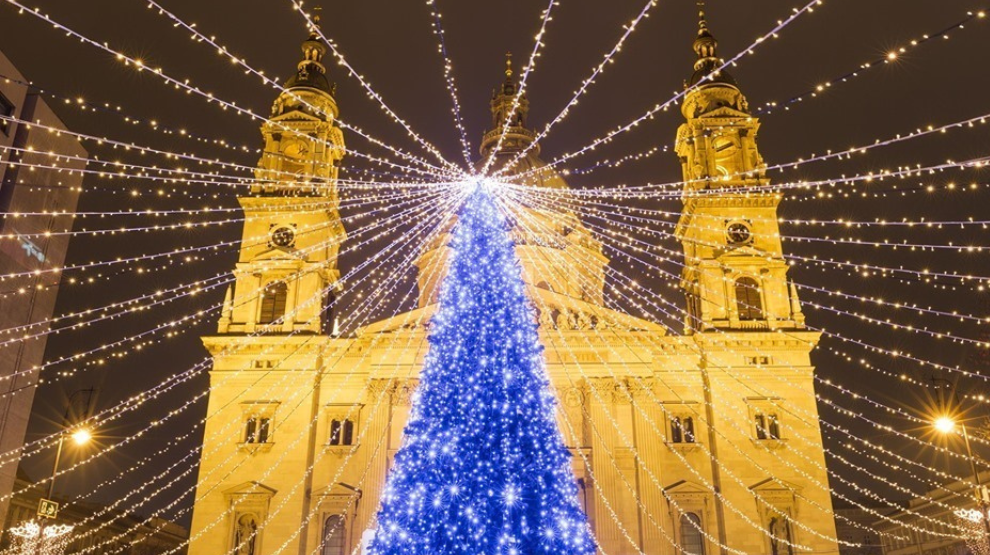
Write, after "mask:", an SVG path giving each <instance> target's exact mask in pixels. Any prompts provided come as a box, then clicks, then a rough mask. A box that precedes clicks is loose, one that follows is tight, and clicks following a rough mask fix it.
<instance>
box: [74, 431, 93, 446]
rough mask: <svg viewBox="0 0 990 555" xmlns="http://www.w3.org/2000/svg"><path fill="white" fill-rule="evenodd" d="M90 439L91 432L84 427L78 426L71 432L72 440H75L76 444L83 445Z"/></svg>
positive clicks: (91, 437) (91, 436)
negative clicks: (78, 427)
mask: <svg viewBox="0 0 990 555" xmlns="http://www.w3.org/2000/svg"><path fill="white" fill-rule="evenodd" d="M91 439H93V434H92V433H91V432H90V431H89V430H87V429H86V428H80V429H78V430H76V431H74V432H72V441H74V442H76V445H85V444H87V443H89V440H91Z"/></svg>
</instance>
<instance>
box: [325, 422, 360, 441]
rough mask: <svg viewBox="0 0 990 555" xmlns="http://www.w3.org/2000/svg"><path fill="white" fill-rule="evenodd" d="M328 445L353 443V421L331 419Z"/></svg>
mask: <svg viewBox="0 0 990 555" xmlns="http://www.w3.org/2000/svg"><path fill="white" fill-rule="evenodd" d="M329 443H330V445H353V444H354V422H353V421H351V420H338V419H336V418H335V419H333V420H331V421H330V442H329Z"/></svg>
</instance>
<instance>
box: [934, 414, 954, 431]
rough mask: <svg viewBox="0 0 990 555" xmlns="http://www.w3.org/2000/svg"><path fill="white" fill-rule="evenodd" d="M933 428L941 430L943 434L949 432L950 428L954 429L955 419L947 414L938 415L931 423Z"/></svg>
mask: <svg viewBox="0 0 990 555" xmlns="http://www.w3.org/2000/svg"><path fill="white" fill-rule="evenodd" d="M932 424H933V425H934V426H935V429H936V430H938V431H940V432H942V433H943V434H948V433H951V432H952V430H955V429H956V421H955V420H953V419H952V418H951V417H949V416H939V417H938V418H936V419H935V422H933V423H932Z"/></svg>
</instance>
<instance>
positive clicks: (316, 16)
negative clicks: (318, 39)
mask: <svg viewBox="0 0 990 555" xmlns="http://www.w3.org/2000/svg"><path fill="white" fill-rule="evenodd" d="M322 14H323V6H316V7H314V8H313V16H312V17H311V18H310V21H312V23H311V24H310V29H309V30H310V32H311V33H312V34H313V35H317V34H319V31H320V30H322V27H320V19H321V15H322Z"/></svg>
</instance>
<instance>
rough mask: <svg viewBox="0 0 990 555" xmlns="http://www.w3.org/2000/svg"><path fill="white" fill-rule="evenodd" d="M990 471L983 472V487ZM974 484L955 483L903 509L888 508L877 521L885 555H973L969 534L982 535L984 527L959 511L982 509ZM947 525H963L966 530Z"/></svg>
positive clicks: (981, 476) (908, 503)
mask: <svg viewBox="0 0 990 555" xmlns="http://www.w3.org/2000/svg"><path fill="white" fill-rule="evenodd" d="M987 480H990V472H987V471H982V472H980V481H981V483H983V484H986V483H987ZM975 493H976V492H975V491H974V486H973V483H972V482H971V481H965V482H952V483H949V484H946V485H944V486H943V487H941V488H936V489H932V490H930V491H928V492H927V494H926V495H925V496H924V497H917V498H915V499H912V500H910V501H908V502H907V504H906V506H905V507H904V508H903V509H900V510H894V511H890V510H889V509H888V511H887V514H886V518H884V519H882V520H877V519H874V522H873V526H874V528H876V530H877V531H878V533H879V534H880V539H881V544H882V546H883V553H884V555H909V554H910V555H969V554H970V553H972V552H973V550H971V549H970V547H969V545H968V544H967V541H966V535H967V533H974V534H982V524H981V523H979V522H977V523H967V521H964V520H962V519H960V518H958V517H957V516H956V515H955V512H956V511H957V510H978V509H979V505H978V503H977V495H975ZM945 523H954V524H962V525H964V526H965V528H964V530H965V532H964V531H963V530H960V529H959V528H957V527H950V526H948V525H947V524H945Z"/></svg>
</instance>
